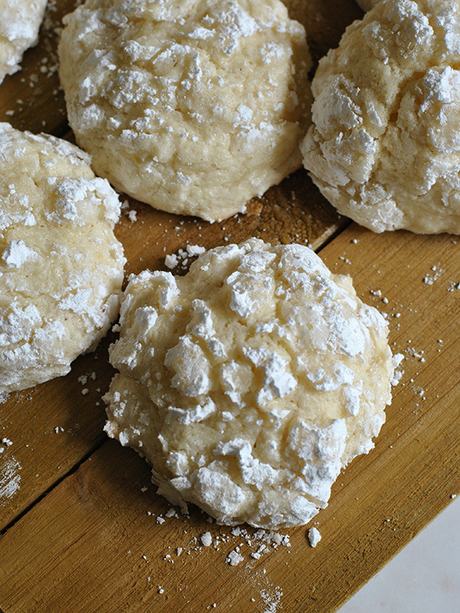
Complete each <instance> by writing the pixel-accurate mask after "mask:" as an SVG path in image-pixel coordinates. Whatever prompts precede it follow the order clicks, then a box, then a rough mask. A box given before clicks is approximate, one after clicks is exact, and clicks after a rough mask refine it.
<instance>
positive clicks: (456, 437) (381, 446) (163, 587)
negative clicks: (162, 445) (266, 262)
mask: <svg viewBox="0 0 460 613" xmlns="http://www.w3.org/2000/svg"><path fill="white" fill-rule="evenodd" d="M288 4H289V6H290V8H291V9H292V12H293V14H294V15H295V17H296V18H298V19H299V20H300V21H302V22H303V23H304V24H305V26H306V28H307V32H308V35H309V40H310V44H311V47H312V51H313V54H314V56H315V59H318V58H319V57H320V56H321V55H322V54H323V53H325V52H326V51H327V49H328V48H329V46H334V45H335V44H337V42H338V39H339V37H340V34H341V32H342V31H343V30H344V28H345V27H346V25H347V24H348V23H350V22H351V20H352V19H353V18H356V17H359V15H360V14H361V13H360V11H359V9H357V7H356V5H355V3H354V1H353V0H349V1H346V0H342V1H339V0H304V1H302V0H291V1H290V2H289V3H288ZM70 8H71V3H70V2H67V1H63V2H61V3H60V4H59V5H58V6H56V5H53V6H52V7H51V10H50V11H49V14H48V21H47V27H46V29H45V31H44V34H43V36H42V39H41V40H42V42H41V43H40V45H39V46H38V47H37V48H36V49H33V50H31V51H30V52H28V53H27V54H26V58H25V69H24V71H23V72H21V73H18V74H17V75H14V76H13V77H11V78H7V79H5V81H4V83H3V84H2V85H1V86H0V119H2V120H6V121H10V122H11V123H12V124H13V125H15V127H18V128H21V129H30V130H32V131H39V130H46V131H49V132H52V133H53V134H56V135H64V134H67V128H66V123H65V112H64V103H63V97H62V93H61V92H59V91H58V81H57V74H56V72H55V71H54V70H51V71H50V70H48V71H46V70H45V69H43V70H42V69H41V68H40V66H43V65H46V64H45V63H44V58H45V57H48V58H49V60H48V63H52V62H51V60H53V61H55V51H54V46H55V43H56V36H57V34H56V32H55V28H56V27H57V25H58V19H59V18H60V16H61V15H62V14H65V13H66V12H67V11H68V10H69V9H70ZM53 65H54V64H53ZM31 75H38V76H37V77H34V78H33V79H32V78H31ZM30 83H35V85H34V87H30ZM37 88H38V89H37ZM18 99H19V100H21V101H22V102H21V103H18V102H17V101H18ZM9 111H14V114H11V112H9ZM43 122H46V123H45V124H43ZM123 199H124V197H123ZM129 206H130V208H131V209H134V210H136V212H137V220H136V221H134V222H133V221H130V219H129V217H128V216H127V215H125V214H124V215H123V216H122V219H121V221H120V223H119V224H118V226H117V235H118V236H119V238H120V240H121V241H122V242H123V244H124V246H125V249H126V255H127V258H128V265H127V273H130V272H139V271H140V270H142V269H144V268H147V267H150V268H164V256H165V255H166V254H167V253H174V252H176V251H177V250H178V249H180V248H185V247H186V246H187V245H188V244H199V245H203V246H205V247H207V248H209V247H213V246H215V245H219V244H225V243H227V242H238V241H240V240H242V239H244V238H247V237H249V236H258V237H260V238H264V239H265V240H268V241H273V242H291V241H298V242H302V243H309V244H312V245H313V246H314V247H315V248H316V249H318V250H320V255H321V257H323V259H324V260H325V261H326V263H327V264H328V266H329V267H330V268H331V269H332V270H333V271H337V272H342V273H348V274H351V275H352V277H353V279H354V284H355V287H356V289H357V291H358V293H359V294H360V295H361V296H362V298H363V299H364V300H365V301H366V302H368V303H370V304H374V305H375V306H377V307H378V308H379V310H381V311H382V312H385V313H387V314H388V319H389V323H390V329H391V338H390V340H391V344H392V349H393V351H394V352H401V353H403V354H404V356H405V359H404V361H403V364H402V369H403V370H404V374H403V376H402V379H401V382H400V384H399V385H398V386H397V387H396V388H395V390H394V399H393V403H392V405H391V406H390V407H388V409H387V422H386V424H385V425H384V427H383V429H382V432H381V435H380V436H379V438H378V439H377V440H376V447H375V449H374V450H372V451H371V452H370V453H369V454H368V455H367V456H363V457H360V458H357V459H356V460H355V461H353V462H352V464H351V465H350V466H349V467H348V468H347V469H346V470H345V471H344V472H343V474H342V475H341V476H340V477H339V479H338V481H337V482H336V484H335V485H334V488H333V495H332V498H331V501H330V504H329V506H328V507H327V508H326V509H325V510H324V511H322V512H321V513H320V514H319V515H318V516H317V518H315V520H314V521H313V522H312V525H316V526H317V527H318V528H319V530H320V532H321V534H322V540H321V541H320V543H319V544H318V546H317V547H316V548H315V549H313V548H311V547H310V546H309V544H308V542H307V539H306V532H307V529H306V528H305V527H303V528H298V529H294V530H287V531H283V532H282V534H283V535H288V537H289V543H290V546H287V542H286V543H285V544H284V545H283V544H280V545H278V546H276V547H275V546H274V545H273V542H271V543H269V544H267V546H266V549H265V551H264V552H262V553H260V557H259V558H257V555H259V554H257V552H258V551H259V547H260V545H261V544H263V543H262V541H260V540H257V538H256V536H257V534H255V533H256V531H255V530H250V529H247V533H248V534H249V535H251V537H250V538H249V536H248V535H247V534H243V535H240V536H237V535H233V534H231V531H230V529H229V528H225V527H219V526H216V525H214V524H210V523H209V522H208V521H207V520H206V517H205V516H204V515H202V514H201V513H200V512H199V511H198V510H196V509H192V510H191V515H190V517H182V516H180V517H167V516H166V513H167V512H168V509H169V505H168V504H167V503H166V501H165V500H163V499H162V498H160V497H158V496H157V495H156V494H155V488H154V487H153V486H152V485H151V484H150V481H149V469H148V467H147V465H146V463H145V462H144V461H143V460H142V459H141V458H140V457H139V456H138V455H137V454H136V453H135V452H133V451H132V450H129V449H123V448H121V446H120V445H119V444H117V443H115V442H114V441H108V440H107V439H106V437H105V435H104V434H103V432H102V426H103V423H104V417H105V415H104V406H103V402H102V400H101V397H102V395H103V394H104V392H105V391H106V389H107V387H108V384H109V381H110V378H111V376H112V370H111V368H110V366H109V365H108V363H107V347H108V344H109V343H110V342H111V341H112V340H113V337H111V336H109V337H108V338H107V339H105V340H104V341H103V342H102V343H101V345H100V347H99V348H98V350H97V351H96V352H95V353H94V354H88V355H86V356H82V357H81V358H79V359H78V360H77V361H76V362H75V364H74V367H73V369H72V372H71V373H70V374H69V375H68V376H67V377H64V378H61V379H57V380H55V381H51V382H49V383H46V384H43V385H41V386H38V387H36V388H34V389H32V390H26V391H23V392H20V393H17V394H12V395H10V397H9V398H8V399H7V400H6V401H5V402H3V403H2V404H0V439H6V440H8V441H9V442H10V443H11V444H9V443H8V444H7V445H4V446H3V452H2V453H1V454H0V530H1V531H2V533H1V534H2V536H1V538H0V559H1V564H0V610H1V611H2V613H54V612H58V611H59V613H61V612H62V613H77V612H80V611H81V612H83V611H84V612H85V613H93V612H94V613H95V612H98V613H99V612H101V613H115V612H116V613H118V612H121V611H129V612H131V611H132V612H137V611H139V612H142V613H144V612H147V613H151V612H155V613H156V612H157V611H158V612H176V611H177V612H180V611H184V612H185V611H188V612H191V613H197V612H201V611H207V610H210V611H212V610H216V611H225V612H227V611H237V612H239V611H245V612H247V613H259V612H265V611H269V612H270V613H275V612H278V611H286V612H289V613H291V612H292V613H297V612H299V613H300V612H302V613H306V612H315V613H316V612H318V611H321V613H329V612H332V611H335V610H336V609H337V608H338V607H339V606H340V604H342V603H343V602H344V601H345V600H346V599H347V598H349V597H350V596H351V595H352V594H353V593H354V592H355V591H356V590H357V589H358V588H359V587H360V586H361V585H362V584H363V583H364V582H365V581H367V580H368V579H369V578H370V577H371V576H372V575H373V574H374V573H375V572H376V571H377V570H378V569H379V568H381V567H382V566H383V565H384V564H385V563H386V562H387V561H388V560H389V559H390V558H391V557H392V556H393V555H395V554H396V553H397V552H398V551H399V550H400V549H401V548H402V547H403V546H404V545H405V544H406V543H408V542H409V541H410V539H411V538H413V537H414V536H415V534H417V533H418V532H419V531H420V530H421V529H422V528H423V527H424V526H425V525H426V524H427V523H428V522H429V521H431V520H432V519H433V518H434V517H435V516H436V515H437V514H438V513H439V512H440V511H441V510H442V509H443V508H444V507H445V506H447V504H449V502H450V500H451V496H452V495H454V494H458V493H459V492H460V477H459V465H460V409H459V407H460V387H459V385H458V383H459V379H460V375H459V369H458V365H459V358H458V350H457V347H458V343H459V341H460V317H459V315H460V289H457V286H458V284H460V238H459V239H458V240H457V239H456V238H455V237H451V236H447V235H442V236H415V235H412V234H410V233H405V232H398V233H393V234H384V235H375V234H373V233H371V232H369V231H367V230H364V229H362V228H359V227H358V226H356V225H355V224H352V225H349V224H348V221H347V220H346V219H343V218H340V217H339V216H338V215H337V214H336V213H335V212H334V211H333V209H332V208H331V207H330V206H329V205H328V203H327V202H325V201H324V199H323V198H322V197H321V196H320V195H319V193H318V192H317V190H316V188H315V187H314V186H313V185H312V184H311V182H310V181H309V179H308V176H307V174H306V173H305V172H303V171H301V170H300V171H298V172H297V173H295V174H294V175H293V176H292V177H289V178H288V179H287V180H286V181H284V182H283V183H282V184H281V185H280V186H278V187H275V188H272V189H271V190H270V191H269V192H268V193H267V194H266V196H265V197H264V198H262V199H261V200H259V201H254V202H253V203H252V205H251V207H250V212H249V214H248V215H246V216H237V217H235V218H233V219H231V220H228V221H226V222H223V223H221V224H212V225H210V224H207V223H205V222H202V221H200V220H197V219H192V218H186V217H174V216H171V215H167V214H166V213H160V212H157V211H154V210H153V209H151V208H150V207H147V206H144V205H141V204H139V203H136V202H133V201H132V200H131V201H129ZM324 245H326V246H324ZM86 390H88V393H86ZM83 392H85V393H83ZM158 516H160V517H159V519H158ZM163 520H164V521H163ZM159 522H161V523H159ZM206 531H209V532H211V534H212V535H213V537H214V539H217V538H218V539H219V544H218V546H217V545H216V546H215V547H214V546H211V547H203V546H202V545H201V543H200V535H201V534H203V533H204V532H206ZM249 540H250V542H248V541H249ZM239 545H241V547H240V553H241V554H242V556H243V558H244V559H243V561H242V562H241V563H240V564H239V565H238V566H229V564H228V563H226V562H225V559H226V555H227V554H228V552H230V551H232V550H234V549H235V547H237V546H239ZM178 548H181V549H182V551H181V552H180V555H178ZM179 551H180V550H179ZM254 553H256V556H255V557H254V555H251V554H254ZM214 604H215V607H214V606H213V605H214Z"/></svg>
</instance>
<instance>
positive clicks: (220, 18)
mask: <svg viewBox="0 0 460 613" xmlns="http://www.w3.org/2000/svg"><path fill="white" fill-rule="evenodd" d="M65 23H66V24H67V26H66V28H65V30H64V32H63V35H62V40H61V43H60V47H59V55H60V64H61V65H60V76H61V82H62V84H63V87H64V91H65V96H66V103H67V110H68V116H69V121H70V124H71V126H72V128H73V130H74V132H75V134H76V137H77V141H78V143H79V144H80V146H81V147H82V148H83V149H85V150H86V151H88V152H89V153H91V155H92V156H93V167H94V168H95V171H96V172H97V174H98V175H99V176H103V177H106V178H108V179H109V180H110V182H111V183H112V184H113V185H114V186H115V187H116V188H117V189H119V190H121V191H124V192H126V193H128V194H130V195H131V196H133V197H135V198H137V199H138V200H141V201H143V202H146V203H148V204H151V205H152V206H154V207H156V208H159V209H163V210H166V211H169V212H172V213H183V214H191V215H198V216H200V217H203V218H204V219H207V220H209V221H214V220H218V219H225V218H227V217H230V216H231V215H234V214H235V213H237V212H239V211H242V210H244V208H245V206H246V203H247V202H248V200H250V199H251V198H252V197H253V196H256V195H259V196H260V195H262V194H263V193H264V192H265V191H266V190H267V189H268V188H269V187H270V186H271V185H274V184H276V183H279V182H280V181H281V180H282V179H283V178H284V177H285V176H287V175H288V174H289V173H290V172H292V171H293V170H295V169H297V168H298V167H300V166H301V164H302V160H301V155H300V152H299V143H300V141H301V139H302V138H303V136H304V135H305V132H306V129H307V127H308V125H309V122H310V105H311V92H310V84H309V82H308V78H307V72H308V70H309V68H310V66H311V60H310V55H309V52H308V48H307V44H306V40H305V31H304V28H303V26H301V25H300V24H299V23H297V22H295V21H293V20H290V19H289V17H288V13H287V10H286V8H285V7H284V5H283V4H282V3H281V2H280V1H279V0H264V1H263V2H262V1H261V0H180V1H178V2H174V3H165V2H161V1H159V0H157V1H155V2H149V1H147V0H124V1H122V2H115V1H114V0H87V1H86V2H85V4H84V5H83V6H80V7H79V8H78V9H77V10H76V11H75V12H74V13H72V14H71V15H68V16H67V17H66V18H65Z"/></svg>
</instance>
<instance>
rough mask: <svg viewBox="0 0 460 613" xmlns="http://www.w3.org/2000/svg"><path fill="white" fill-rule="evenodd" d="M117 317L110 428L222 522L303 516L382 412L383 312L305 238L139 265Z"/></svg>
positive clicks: (283, 521)
mask: <svg viewBox="0 0 460 613" xmlns="http://www.w3.org/2000/svg"><path fill="white" fill-rule="evenodd" d="M119 327H120V338H119V340H118V341H117V342H116V343H114V344H113V345H112V346H111V349H110V361H111V363H112V365H113V366H115V367H116V368H117V369H118V370H119V373H118V374H116V375H115V376H114V378H113V380H112V383H111V386H110V389H109V392H108V393H107V394H106V395H105V397H104V400H105V402H106V403H107V415H108V420H107V423H106V426H105V430H106V432H107V433H108V435H109V436H110V437H113V438H116V439H118V440H119V441H120V443H121V444H122V445H129V446H131V447H134V448H135V449H136V450H138V451H139V452H140V453H141V454H142V455H143V456H145V458H146V459H147V461H148V462H149V463H150V464H151V467H152V474H153V476H152V480H153V482H154V483H156V484H158V485H159V486H160V487H159V490H158V491H159V493H160V494H162V495H164V496H165V497H166V498H167V499H168V500H169V501H170V502H171V503H173V504H178V505H181V506H182V508H183V509H184V510H185V509H186V508H187V504H186V503H187V502H191V503H195V504H197V505H198V506H200V507H201V508H202V509H204V510H205V511H206V512H207V513H209V515H211V516H212V517H214V518H215V519H216V520H217V522H218V523H222V524H229V525H232V524H238V523H243V522H247V523H249V524H251V525H253V526H259V527H264V528H281V527H287V526H295V525H301V524H305V523H307V522H308V521H309V520H310V519H311V518H312V517H313V516H314V515H315V514H316V513H317V512H318V510H319V509H320V508H323V507H325V506H326V505H327V502H328V499H329V496H330V491H331V486H332V484H333V482H334V481H335V479H336V478H337V476H338V475H339V472H340V470H341V469H342V468H343V467H344V466H345V465H347V464H348V463H349V462H350V461H351V460H352V459H353V458H354V457H355V456H356V455H358V454H362V453H367V452H368V451H369V450H370V449H371V448H372V447H373V442H372V438H373V437H375V436H377V434H378V433H379V431H380V427H381V425H382V424H383V422H384V420H385V413H384V408H385V406H386V405H387V404H388V403H389V402H390V399H391V392H390V382H391V379H392V377H393V372H394V366H395V363H394V358H393V357H392V355H391V352H390V349H389V347H388V344H387V334H388V329H387V324H386V322H385V320H384V319H383V317H382V316H381V315H380V314H379V313H378V311H377V310H376V309H375V308H373V307H369V306H367V305H365V304H363V303H362V302H361V300H360V299H359V298H358V297H357V296H356V293H355V291H354V289H353V286H352V283H351V280H350V278H349V277H345V276H342V275H335V274H332V273H331V272H330V271H329V270H328V269H327V267H326V266H325V265H324V264H323V262H322V261H321V260H320V258H319V257H318V256H317V255H316V254H315V253H314V252H313V251H311V250H310V249H308V248H307V247H304V246H301V245H295V244H294V245H288V246H285V245H281V246H276V247H271V246H270V245H268V244H266V243H264V242H263V241H261V240H258V239H250V240H248V241H246V242H244V243H242V244H241V245H229V246H226V247H219V248H216V249H212V250H210V251H208V252H206V253H204V254H202V255H200V256H199V258H198V259H197V260H196V261H195V262H194V263H193V264H192V265H191V267H190V270H189V272H188V273H187V274H186V275H185V276H182V277H174V276H173V275H172V274H171V273H170V272H159V271H157V272H150V271H144V272H143V273H141V274H139V275H138V276H132V277H131V278H130V281H129V284H128V286H127V288H126V290H125V292H124V297H123V300H122V305H121V309H120V326H119Z"/></svg>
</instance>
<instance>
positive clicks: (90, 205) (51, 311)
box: [0, 123, 125, 393]
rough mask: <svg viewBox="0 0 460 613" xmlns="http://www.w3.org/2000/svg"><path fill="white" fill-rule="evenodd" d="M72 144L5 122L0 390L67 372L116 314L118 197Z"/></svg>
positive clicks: (1, 138)
mask: <svg viewBox="0 0 460 613" xmlns="http://www.w3.org/2000/svg"><path fill="white" fill-rule="evenodd" d="M89 162H90V158H89V156H88V155H87V154H86V153H84V152H83V151H81V150H79V149H78V148H77V147H75V146H74V145H71V144H70V143H67V142H66V141H63V140H59V139H57V138H54V137H51V136H46V135H39V136H37V135H34V134H31V133H29V132H20V131H18V130H14V129H13V128H12V127H11V126H10V125H9V124H6V123H2V124H0V392H1V393H5V392H11V391H15V390H20V389H24V388H27V387H31V386H33V385H35V384H37V383H41V382H43V381H47V380H48V379H51V378H54V377H57V376H60V375H64V374H66V373H67V372H68V371H69V370H70V364H71V362H72V361H73V360H74V359H75V358H76V357H77V356H78V355H80V354H81V353H84V352H85V351H88V350H90V349H93V348H94V347H95V345H96V344H97V343H98V341H99V340H100V339H101V338H102V336H104V335H105V333H106V332H107V329H108V328H109V326H110V323H111V321H113V320H114V318H115V317H116V316H117V314H118V306H119V294H120V290H121V284H122V281H123V267H124V262H125V259H124V256H123V249H122V246H121V244H120V243H119V242H118V241H117V240H116V238H115V236H114V234H113V228H114V225H115V222H116V221H117V219H118V217H119V214H120V203H119V200H118V197H117V195H116V193H115V192H114V191H113V189H112V188H111V187H110V185H109V183H108V182H107V181H106V180H104V179H99V178H96V177H95V176H94V173H93V172H92V170H91V168H90V166H89Z"/></svg>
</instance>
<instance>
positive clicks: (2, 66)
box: [0, 0, 47, 83]
mask: <svg viewBox="0 0 460 613" xmlns="http://www.w3.org/2000/svg"><path fill="white" fill-rule="evenodd" d="M46 3H47V0H0V14H1V16H2V18H1V20H0V83H1V82H2V81H3V79H4V78H5V76H6V75H10V74H14V73H15V72H17V71H18V70H19V69H20V63H21V60H22V56H23V53H24V51H26V49H28V48H29V47H32V46H34V45H36V44H37V42H38V31H39V29H40V25H41V23H42V21H43V17H44V14H45V8H46Z"/></svg>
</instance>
